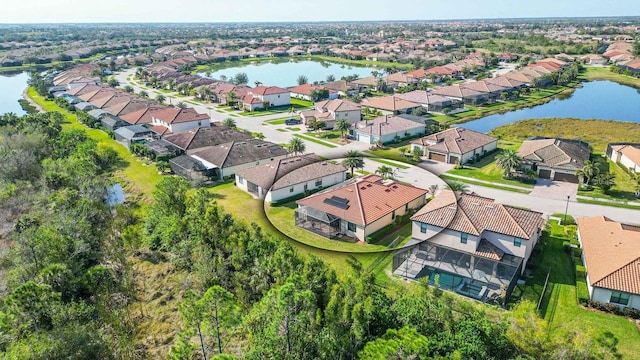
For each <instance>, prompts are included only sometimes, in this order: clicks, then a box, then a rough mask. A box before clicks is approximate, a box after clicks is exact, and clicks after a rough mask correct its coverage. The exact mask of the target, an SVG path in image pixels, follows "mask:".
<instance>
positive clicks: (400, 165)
mask: <svg viewBox="0 0 640 360" xmlns="http://www.w3.org/2000/svg"><path fill="white" fill-rule="evenodd" d="M367 160H371V161H375V162H377V163H380V164H385V165H388V166H391V167H398V168H400V169H408V168H409V167H408V166H407V165H402V164H398V163H396V162H392V161H389V160H385V159H381V158H374V157H368V158H367Z"/></svg>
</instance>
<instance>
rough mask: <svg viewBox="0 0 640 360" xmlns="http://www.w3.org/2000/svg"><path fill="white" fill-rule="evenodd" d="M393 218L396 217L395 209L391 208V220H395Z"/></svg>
mask: <svg viewBox="0 0 640 360" xmlns="http://www.w3.org/2000/svg"><path fill="white" fill-rule="evenodd" d="M395 219H396V211H395V210H393V211H392V212H391V220H395Z"/></svg>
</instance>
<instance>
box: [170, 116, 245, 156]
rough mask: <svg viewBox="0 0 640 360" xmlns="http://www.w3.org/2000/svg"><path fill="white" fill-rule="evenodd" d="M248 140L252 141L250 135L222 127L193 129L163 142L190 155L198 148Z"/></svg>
mask: <svg viewBox="0 0 640 360" xmlns="http://www.w3.org/2000/svg"><path fill="white" fill-rule="evenodd" d="M214 124H219V123H214ZM250 139H253V137H252V136H251V135H249V134H246V133H244V132H242V131H238V130H235V129H230V128H228V127H226V126H222V125H218V126H210V127H200V128H195V129H191V130H188V131H183V132H181V133H177V134H171V135H167V136H165V137H164V138H163V140H166V141H167V142H169V143H171V144H172V145H173V146H174V147H175V148H176V149H178V150H179V151H180V152H182V153H184V152H186V153H191V152H193V151H196V150H198V149H200V148H204V147H207V146H216V145H220V144H224V143H228V142H231V141H243V140H250Z"/></svg>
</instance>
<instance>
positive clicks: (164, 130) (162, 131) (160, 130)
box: [149, 125, 171, 136]
mask: <svg viewBox="0 0 640 360" xmlns="http://www.w3.org/2000/svg"><path fill="white" fill-rule="evenodd" d="M149 130H151V131H153V132H154V133H156V134H158V135H160V136H163V135H170V134H171V131H170V130H169V128H168V127H166V126H162V125H154V126H151V127H149Z"/></svg>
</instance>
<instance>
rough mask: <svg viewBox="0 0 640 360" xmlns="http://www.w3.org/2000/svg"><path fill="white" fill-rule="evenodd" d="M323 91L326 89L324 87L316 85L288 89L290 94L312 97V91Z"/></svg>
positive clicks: (303, 85)
mask: <svg viewBox="0 0 640 360" xmlns="http://www.w3.org/2000/svg"><path fill="white" fill-rule="evenodd" d="M322 89H324V87H323V86H319V85H314V84H302V85H298V86H293V87H290V88H288V90H289V92H292V93H296V94H303V95H307V96H310V95H311V90H316V91H318V90H322Z"/></svg>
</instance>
